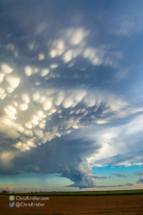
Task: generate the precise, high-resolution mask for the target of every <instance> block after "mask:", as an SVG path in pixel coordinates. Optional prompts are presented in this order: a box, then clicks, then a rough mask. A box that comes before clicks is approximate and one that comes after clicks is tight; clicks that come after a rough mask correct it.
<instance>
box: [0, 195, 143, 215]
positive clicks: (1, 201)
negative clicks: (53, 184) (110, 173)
mask: <svg viewBox="0 0 143 215" xmlns="http://www.w3.org/2000/svg"><path fill="white" fill-rule="evenodd" d="M16 196H20V195H19V194H16ZM23 196H24V195H23ZM23 196H21V197H23ZM26 196H28V194H27V195H26ZM29 196H30V195H29ZM35 196H37V197H39V195H34V197H35ZM46 196H47V197H48V196H49V200H46V201H43V200H40V201H36V200H15V201H14V202H15V205H16V203H17V202H18V203H24V204H30V203H31V202H33V204H37V203H40V204H44V206H20V207H16V206H15V205H14V207H12V208H10V207H9V202H10V201H9V195H0V214H1V215H13V214H14V215H17V214H18V215H21V214H22V215H30V214H34V215H42V214H47V215H49V214H50V215H86V214H88V215H92V214H97V215H98V214H106V215H107V214H108V215H109V214H111V215H114V214H116V215H117V214H118V215H125V214H129V215H142V214H143V195H129V194H128V195H106V196H105V195H102V196H91V195H90V196H84V195H83V196H81V195H80V196H79V195H77V196H75V195H74V196H52V195H51V196H50V195H46ZM30 197H31V196H30ZM41 197H45V195H41V196H40V198H41Z"/></svg>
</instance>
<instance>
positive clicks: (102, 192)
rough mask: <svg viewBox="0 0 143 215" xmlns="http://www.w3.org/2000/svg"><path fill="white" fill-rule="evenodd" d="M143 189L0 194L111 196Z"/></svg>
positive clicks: (139, 191)
mask: <svg viewBox="0 0 143 215" xmlns="http://www.w3.org/2000/svg"><path fill="white" fill-rule="evenodd" d="M139 194H143V190H118V191H90V192H88V191H86V192H49V193H48V192H47V193H0V195H18V196H109V195H139Z"/></svg>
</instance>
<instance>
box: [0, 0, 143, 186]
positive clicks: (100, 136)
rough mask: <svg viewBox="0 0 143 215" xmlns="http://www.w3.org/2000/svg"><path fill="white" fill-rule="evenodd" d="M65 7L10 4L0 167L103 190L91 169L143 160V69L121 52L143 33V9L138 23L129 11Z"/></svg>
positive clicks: (0, 72) (1, 89) (6, 6)
mask: <svg viewBox="0 0 143 215" xmlns="http://www.w3.org/2000/svg"><path fill="white" fill-rule="evenodd" d="M58 4H59V3H58V1H55V3H54V2H52V3H50V2H49V1H47V2H46V1H42V2H41V3H40V7H39V3H38V2H36V3H34V4H33V3H32V1H30V2H29V3H26V1H21V3H20V4H19V3H15V2H14V1H12V2H8V1H6V3H5V1H2V9H3V13H2V15H1V18H2V20H3V21H2V23H3V25H4V26H7V30H3V31H2V38H5V39H4V40H3V42H2V54H1V55H0V62H1V64H0V83H1V86H0V98H1V106H0V122H1V123H0V134H1V138H0V151H1V152H0V171H1V173H3V174H20V172H21V171H23V172H36V173H39V172H42V173H45V174H48V173H55V172H56V173H59V174H61V176H62V177H67V178H69V179H71V181H73V182H74V184H73V185H71V186H73V187H80V188H84V187H95V186H96V182H95V180H94V179H93V178H97V177H98V176H94V177H92V175H91V166H104V165H108V164H109V165H125V166H130V165H132V163H133V164H141V163H142V159H143V157H142V151H143V148H142V144H141V142H142V139H143V136H142V134H141V133H142V130H141V126H140V125H141V124H142V122H143V115H142V113H143V108H142V104H140V103H138V102H136V99H135V100H134V98H137V97H136V96H137V94H138V93H137V91H136V90H135V89H130V87H129V83H128V80H130V81H131V82H133V83H134V84H132V86H134V88H136V86H138V85H139V84H138V80H134V79H135V78H134V75H133V72H132V71H130V68H132V70H133V69H134V68H135V71H136V77H138V76H137V74H138V75H139V74H140V73H139V72H138V71H139V70H137V69H136V65H135V63H134V62H133V63H131V61H130V56H128V53H126V50H128V46H126V47H125V48H124V47H122V46H121V44H126V37H127V38H128V40H129V43H130V42H131V41H130V35H132V37H133V38H136V35H138V33H140V31H141V30H142V23H141V24H139V23H138V25H137V26H138V27H136V25H135V23H136V22H137V21H138V17H139V15H138V14H142V12H141V13H137V14H136V15H135V17H134V22H135V23H134V22H133V20H132V18H131V16H130V14H131V9H130V7H129V9H128V10H129V13H128V14H129V15H126V14H127V13H125V12H124V10H123V11H122V7H121V11H118V9H116V8H118V7H115V5H114V7H115V10H117V13H118V14H122V16H121V17H120V16H118V18H117V17H114V16H115V15H114V13H112V11H111V10H110V9H109V12H108V11H107V13H105V12H104V9H103V8H102V6H101V5H99V4H98V2H96V5H94V6H93V5H92V4H93V3H88V7H85V5H86V3H83V2H80V8H81V9H80V10H79V9H75V5H73V3H72V2H71V3H69V2H68V4H67V3H66V2H65V4H63V3H60V4H59V5H58ZM77 4H79V3H77ZM84 4H85V5H84ZM96 6H97V7H96ZM77 8H78V7H77ZM131 8H132V5H131ZM19 10H20V11H21V13H19V12H18V11H19ZM95 10H96V11H95ZM65 11H69V12H68V13H65ZM122 12H123V13H122ZM25 13H26V14H27V16H26V17H25ZM92 13H93V14H94V15H93V17H92V18H91V17H89V15H88V14H92ZM115 14H116V13H115ZM114 18H115V19H114ZM105 20H107V22H106V23H105ZM113 20H115V23H113ZM116 26H118V29H117V27H116ZM2 29H5V28H2ZM135 29H136V30H135ZM103 32H104V33H103ZM135 32H136V34H135ZM111 36H112V40H111ZM133 38H131V40H132V39H133ZM117 41H121V42H119V43H117ZM129 46H130V45H129ZM129 52H130V53H131V52H133V51H129ZM137 53H138V52H137ZM136 62H138V64H139V60H137V59H136ZM139 79H140V81H141V82H142V77H139ZM129 92H130V93H131V97H130V94H129ZM135 92H136V94H135ZM133 93H134V94H133ZM129 143H130V144H129ZM136 144H138V149H137V148H136ZM133 149H135V150H134V154H133V153H132V150H133ZM118 175H119V174H118ZM116 176H117V174H116ZM118 177H123V175H122V176H118ZM105 178H106V177H104V176H102V177H98V179H105ZM122 186H125V185H122Z"/></svg>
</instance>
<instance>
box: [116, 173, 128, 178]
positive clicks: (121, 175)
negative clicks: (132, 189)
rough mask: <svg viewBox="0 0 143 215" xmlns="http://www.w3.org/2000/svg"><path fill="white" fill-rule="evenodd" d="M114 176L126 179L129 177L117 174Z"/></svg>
mask: <svg viewBox="0 0 143 215" xmlns="http://www.w3.org/2000/svg"><path fill="white" fill-rule="evenodd" d="M113 175H115V176H117V177H121V178H122V177H124V178H126V177H127V176H126V175H123V174H121V173H117V174H113Z"/></svg>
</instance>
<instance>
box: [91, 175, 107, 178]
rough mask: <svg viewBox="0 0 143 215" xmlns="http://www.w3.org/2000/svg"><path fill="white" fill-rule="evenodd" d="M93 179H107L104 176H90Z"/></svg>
mask: <svg viewBox="0 0 143 215" xmlns="http://www.w3.org/2000/svg"><path fill="white" fill-rule="evenodd" d="M92 177H93V178H95V179H106V178H107V177H105V176H94V175H93V176H92Z"/></svg>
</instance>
